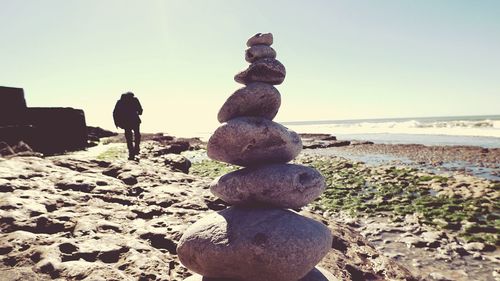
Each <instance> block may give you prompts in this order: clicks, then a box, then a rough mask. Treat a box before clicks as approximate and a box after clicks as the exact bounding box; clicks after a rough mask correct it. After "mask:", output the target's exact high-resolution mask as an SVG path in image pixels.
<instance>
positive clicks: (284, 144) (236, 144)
mask: <svg viewBox="0 0 500 281" xmlns="http://www.w3.org/2000/svg"><path fill="white" fill-rule="evenodd" d="M301 149H302V142H301V140H300V137H299V136H298V135H297V134H296V133H295V132H293V131H290V130H288V129H287V128H286V127H284V126H282V125H280V124H278V123H275V122H272V121H269V120H267V119H264V118H260V117H239V118H235V119H231V120H229V121H228V122H227V123H225V124H222V125H221V126H220V127H219V128H217V130H216V131H215V132H214V134H213V135H212V136H211V137H210V139H209V141H208V145H207V154H208V157H210V158H212V159H214V160H218V161H222V162H226V163H231V164H235V165H240V166H254V165H257V164H263V163H285V162H288V161H290V160H292V159H294V158H295V157H296V156H297V155H298V154H299V153H300V150H301Z"/></svg>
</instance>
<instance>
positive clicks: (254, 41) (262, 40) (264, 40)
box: [247, 33, 273, 47]
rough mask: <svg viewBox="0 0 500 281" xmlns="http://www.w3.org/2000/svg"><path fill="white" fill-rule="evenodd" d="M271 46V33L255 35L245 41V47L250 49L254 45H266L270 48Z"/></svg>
mask: <svg viewBox="0 0 500 281" xmlns="http://www.w3.org/2000/svg"><path fill="white" fill-rule="evenodd" d="M272 44H273V34H272V33H257V34H255V35H254V36H252V37H250V39H248V41H247V46H248V47H251V46H254V45H267V46H271V45H272Z"/></svg>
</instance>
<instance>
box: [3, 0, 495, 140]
mask: <svg viewBox="0 0 500 281" xmlns="http://www.w3.org/2000/svg"><path fill="white" fill-rule="evenodd" d="M499 15H500V1H455V0H453V1H452V0H449V1H430V0H429V1H425V0H424V1H388V0H383V1H351V0H345V1H230V0H227V1H222V0H220V1H206V0H192V1H185V0H179V1H153V0H151V1H124V0H113V1H101V0H86V1H68V0H60V1H55V0H52V1H38V0H33V1H17V0H12V1H9V0H1V1H0V34H1V37H2V43H1V44H0V62H1V65H0V85H2V86H12V87H21V88H24V90H25V96H26V100H27V103H28V106H65V107H66V106H67V107H74V108H81V109H84V110H85V114H86V119H87V123H88V125H93V126H101V127H104V128H107V129H115V128H114V125H113V120H112V114H111V113H112V110H113V107H114V105H115V102H116V100H117V99H118V98H119V97H120V95H121V94H122V93H123V92H126V91H132V92H134V93H135V94H136V96H137V97H138V98H139V99H140V101H141V103H142V105H143V108H144V115H143V117H142V119H143V125H142V128H143V131H146V132H160V131H161V132H168V133H177V134H183V133H184V134H189V133H195V132H198V131H200V132H201V131H203V132H206V131H211V130H213V128H214V127H215V126H217V119H216V115H217V112H218V110H219V108H220V106H221V105H222V104H223V102H224V101H225V99H226V98H227V97H228V96H229V95H230V94H231V93H232V92H234V90H236V89H237V88H239V87H241V86H242V85H240V84H237V83H236V82H234V80H233V76H234V75H235V74H236V73H237V72H238V71H240V70H243V69H245V68H246V67H247V65H248V63H247V62H246V61H245V60H244V51H245V49H246V45H245V43H246V40H247V39H248V38H249V37H250V36H252V35H253V34H255V33H257V32H272V33H273V34H274V45H273V48H274V49H275V50H276V51H277V54H278V56H277V59H278V60H280V61H281V62H282V63H283V64H284V65H285V67H286V68H287V77H286V79H285V82H284V83H283V84H282V85H279V86H277V88H278V89H279V91H280V92H281V94H282V106H281V109H280V112H279V113H278V116H277V118H276V120H277V121H278V122H283V121H300V120H332V119H356V118H388V117H412V116H450V115H451V116H456V115H482V114H500V110H499V109H500V106H499V105H500V16H499Z"/></svg>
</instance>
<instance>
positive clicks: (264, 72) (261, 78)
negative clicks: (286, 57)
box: [234, 58, 286, 85]
mask: <svg viewBox="0 0 500 281" xmlns="http://www.w3.org/2000/svg"><path fill="white" fill-rule="evenodd" d="M285 76H286V69H285V66H284V65H283V64H282V63H281V62H279V61H278V60H276V59H271V58H265V59H260V60H257V61H255V62H254V63H252V64H251V65H250V66H249V67H248V68H247V69H246V70H243V71H241V72H240V73H238V74H236V75H235V76H234V81H236V82H238V83H241V84H245V85H247V84H249V83H252V82H263V83H268V84H272V85H279V84H281V83H283V80H285Z"/></svg>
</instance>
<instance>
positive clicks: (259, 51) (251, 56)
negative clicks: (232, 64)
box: [245, 45, 276, 63]
mask: <svg viewBox="0 0 500 281" xmlns="http://www.w3.org/2000/svg"><path fill="white" fill-rule="evenodd" d="M265 58H271V59H274V58H276V51H275V50H274V49H273V48H271V47H269V46H266V45H255V46H252V47H250V48H248V49H247V50H246V51H245V60H246V61H247V62H250V63H252V62H255V61H257V60H259V59H265Z"/></svg>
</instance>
